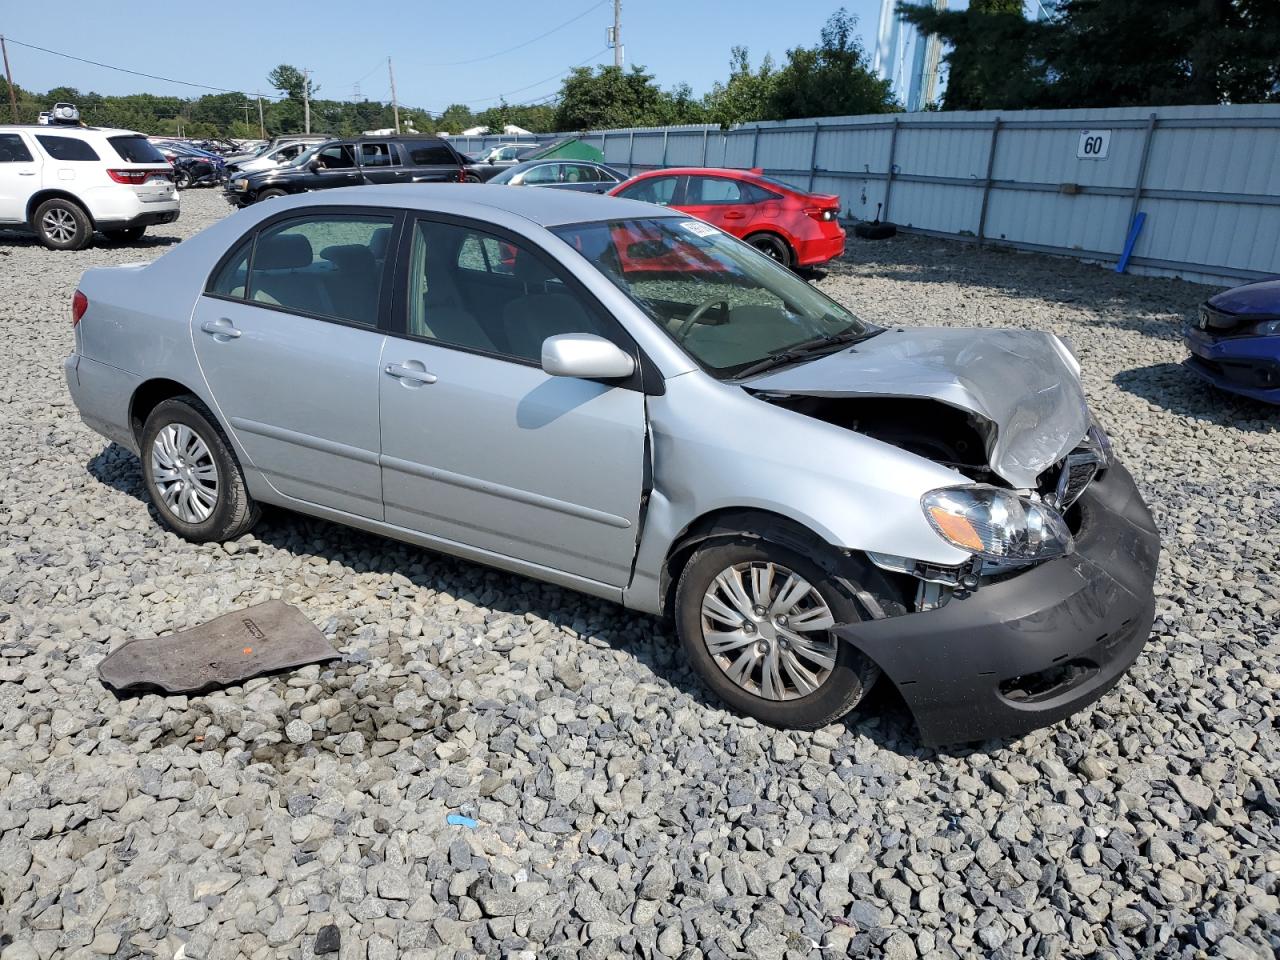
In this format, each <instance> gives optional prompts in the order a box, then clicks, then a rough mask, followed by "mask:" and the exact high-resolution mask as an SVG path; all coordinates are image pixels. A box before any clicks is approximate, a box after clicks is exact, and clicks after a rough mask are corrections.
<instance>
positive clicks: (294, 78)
mask: <svg viewBox="0 0 1280 960" xmlns="http://www.w3.org/2000/svg"><path fill="white" fill-rule="evenodd" d="M267 83H269V84H271V86H272V87H274V88H275V89H276V90H279V91H280V92H281V93H283V94H285V95H287V96H288V97H289V99H290V100H302V99H303V92H304V91H305V92H306V94H307V95H308V96H309V97H310V98H311V99H312V100H314V99H315V97H316V92H317V91H318V90H319V89H320V88H319V87H317V86H316V85H315V84H314V83H312V82H311V81H310V80H308V79H307V75H306V74H305V73H303V72H302V71H301V70H299V69H298V68H297V67H291V66H289V64H287V63H282V64H280V66H278V67H276V68H275V69H274V70H272V71H271V72H270V73H268V74H267Z"/></svg>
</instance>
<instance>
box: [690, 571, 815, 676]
mask: <svg viewBox="0 0 1280 960" xmlns="http://www.w3.org/2000/svg"><path fill="white" fill-rule="evenodd" d="M833 626H835V617H833V616H832V614H831V608H830V607H828V606H827V602H826V601H825V600H823V599H822V594H820V593H818V591H817V589H816V588H815V587H814V586H813V585H812V584H810V583H809V582H808V581H807V580H805V579H804V578H803V577H801V576H800V575H798V574H796V573H795V572H793V571H791V570H788V569H787V568H786V567H784V566H782V565H781V564H777V563H766V562H747V563H737V564H734V565H733V566H732V567H729V568H727V569H725V570H723V571H721V572H720V574H719V576H717V577H716V578H715V579H714V580H713V581H711V586H709V587H708V588H707V592H706V593H705V594H704V595H703V598H702V640H703V642H704V643H705V644H706V645H707V651H708V652H709V653H710V654H711V657H712V659H714V660H715V662H716V664H717V665H718V666H719V667H720V669H721V670H722V671H724V674H725V676H727V677H728V678H729V679H730V680H732V681H733V682H734V683H736V684H737V685H738V686H739V687H741V688H742V689H743V690H746V691H747V692H748V693H753V694H755V695H756V696H758V697H763V698H764V699H766V700H795V699H797V698H799V697H804V696H807V695H808V694H811V693H813V692H814V691H815V690H817V689H818V688H819V687H821V686H822V685H823V684H824V683H825V682H826V681H827V678H828V677H830V676H831V671H832V670H833V669H834V668H835V665H836V652H837V646H836V644H837V640H836V638H835V636H834V635H833V634H832V633H831V628H832V627H833Z"/></svg>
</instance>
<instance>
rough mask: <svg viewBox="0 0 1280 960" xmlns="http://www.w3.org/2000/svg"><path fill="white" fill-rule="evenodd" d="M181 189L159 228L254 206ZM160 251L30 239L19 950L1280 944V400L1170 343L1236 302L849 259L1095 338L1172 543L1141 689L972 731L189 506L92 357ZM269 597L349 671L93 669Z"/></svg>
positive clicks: (919, 305) (1093, 373)
mask: <svg viewBox="0 0 1280 960" xmlns="http://www.w3.org/2000/svg"><path fill="white" fill-rule="evenodd" d="M184 206H185V209H184V212H183V215H182V219H181V220H180V221H179V222H178V223H177V224H175V225H173V226H172V227H161V228H155V229H153V230H152V231H151V233H152V234H153V235H154V238H153V239H150V244H149V245H150V250H149V251H147V253H151V252H158V251H159V250H160V249H163V245H165V244H168V243H171V242H173V241H174V240H176V239H178V238H179V237H182V236H186V235H189V234H190V233H191V232H193V231H195V230H196V229H198V228H199V227H201V226H202V225H204V224H207V223H209V222H211V221H212V220H214V219H216V218H218V217H221V216H224V215H226V213H227V208H226V207H225V205H224V204H223V202H222V201H221V199H220V198H219V197H217V196H216V195H213V194H211V193H188V194H187V195H186V197H185V199H184ZM140 253H142V251H139V250H137V249H136V248H135V249H112V248H109V247H95V248H93V249H91V250H88V251H85V252H82V253H79V254H65V253H63V254H57V253H50V252H47V251H45V250H43V249H42V248H39V247H37V246H35V245H34V243H32V242H30V241H29V240H26V239H23V238H18V237H15V236H12V235H5V236H4V237H3V238H0V329H2V331H3V339H2V340H0V449H3V450H4V451H5V455H6V458H7V460H8V466H7V467H6V469H5V470H4V471H3V473H2V474H0V523H2V524H3V530H4V537H3V538H2V539H0V934H3V940H0V943H3V944H5V946H4V947H3V950H2V957H3V960H34V958H39V960H48V958H50V957H55V956H68V957H91V956H104V957H105V956H110V957H115V958H117V960H128V958H131V957H135V956H152V955H154V956H157V957H161V958H169V957H172V956H174V955H175V953H176V952H177V951H178V950H180V949H181V950H182V951H183V953H184V954H185V956H186V957H187V958H190V960H201V958H210V960H213V958H217V960H233V958H235V957H237V955H242V956H243V957H245V958H252V960H265V958H268V957H277V956H279V957H286V956H288V957H304V956H312V955H313V951H317V950H319V951H325V950H330V949H334V950H337V951H338V952H339V953H340V955H341V957H342V958H344V960H345V958H357V957H360V958H364V957H367V958H368V960H389V958H392V957H405V958H413V960H419V958H430V957H472V956H486V957H487V956H493V957H499V956H501V957H513V958H521V960H523V958H532V957H535V956H539V957H540V956H556V957H577V956H589V957H596V956H598V957H605V956H618V955H638V956H641V957H668V958H676V957H690V958H696V957H704V956H705V957H743V956H746V957H752V958H762V960H771V958H782V957H787V958H799V957H818V956H821V957H832V956H842V955H845V954H846V953H847V954H848V955H851V956H869V957H879V956H884V957H890V958H894V960H904V958H911V957H915V956H941V957H949V956H975V955H980V956H1001V957H1010V958H1013V957H1030V956H1035V957H1055V956H1070V957H1078V956H1090V955H1094V956H1102V957H1131V956H1132V957H1136V956H1143V957H1146V956H1153V955H1160V956H1179V957H1207V956H1213V957H1226V958H1233V960H1234V958H1246V957H1257V958H1263V957H1272V956H1274V955H1275V953H1276V951H1277V949H1280V915H1278V914H1277V877H1278V876H1280V786H1278V785H1277V781H1276V779H1275V778H1276V771H1277V769H1278V763H1280V748H1278V745H1277V731H1276V718H1277V715H1278V712H1280V664H1278V663H1277V653H1276V647H1275V646H1274V643H1273V642H1272V635H1273V633H1274V631H1275V625H1276V621H1277V613H1278V612H1280V581H1278V580H1277V574H1276V570H1277V566H1278V565H1277V551H1278V550H1280V507H1278V506H1277V499H1276V496H1275V488H1274V482H1275V477H1276V475H1277V464H1278V462H1280V441H1278V439H1277V424H1278V423H1280V414H1278V413H1276V412H1274V411H1270V410H1268V409H1266V408H1263V407H1261V406H1257V405H1253V404H1249V403H1244V402H1240V401H1236V400H1232V399H1230V398H1227V397H1225V396H1222V395H1219V394H1216V393H1213V392H1211V391H1210V390H1208V389H1207V388H1204V387H1202V386H1200V385H1199V384H1198V383H1196V382H1195V381H1192V380H1191V379H1189V378H1188V377H1187V376H1185V375H1184V374H1183V373H1182V371H1181V370H1180V369H1179V368H1178V367H1177V366H1176V364H1177V362H1178V360H1179V358H1180V356H1181V354H1182V350H1181V347H1180V346H1179V344H1178V342H1177V337H1176V328H1177V325H1178V323H1179V321H1180V320H1181V319H1182V318H1183V317H1185V316H1187V315H1188V314H1189V313H1190V312H1191V311H1192V310H1193V309H1194V306H1195V305H1196V303H1197V302H1198V301H1199V300H1200V299H1201V298H1203V297H1204V296H1205V294H1206V292H1207V289H1206V288H1204V287H1198V286H1194V285H1191V284H1186V283H1181V282H1176V281H1168V280H1157V279H1149V278H1136V277H1117V276H1116V275H1114V274H1113V273H1110V272H1107V271H1104V270H1102V269H1098V268H1095V267H1088V266H1083V265H1080V264H1075V263H1072V262H1067V261H1062V260H1049V259H1042V258H1037V257H1030V256H1021V255H1013V254H1005V253H998V252H982V251H975V250H973V249H970V248H967V247H963V246H960V245H951V244H946V243H941V242H935V241H925V240H916V239H908V238H899V239H897V240H894V241H890V242H887V243H883V244H856V245H855V246H854V247H853V249H852V250H851V252H850V255H849V257H848V258H847V259H846V260H845V261H844V262H842V263H840V264H838V265H836V266H835V267H834V268H833V269H832V270H831V271H830V273H829V275H828V276H827V277H826V278H825V279H823V280H822V281H821V284H822V286H823V288H824V289H826V290H828V291H829V292H831V293H833V294H834V295H835V296H837V297H839V298H841V299H842V300H844V301H845V302H846V303H849V304H850V305H851V306H853V307H854V308H855V309H857V310H859V311H860V312H861V313H863V314H864V315H866V316H867V317H869V318H871V319H873V320H877V321H881V322H894V323H915V322H919V321H922V320H936V321H937V322H940V323H944V324H971V325H981V326H1026V327H1034V328H1038V329H1047V330H1053V331H1055V332H1057V333H1060V334H1065V335H1067V336H1069V337H1071V339H1072V340H1073V341H1074V342H1075V344H1076V345H1077V348H1078V350H1079V353H1080V355H1081V359H1082V360H1083V362H1084V366H1085V385H1086V387H1087V389H1088V392H1089V395H1090V397H1091V400H1092V402H1093V403H1094V404H1095V405H1096V408H1097V410H1098V412H1099V414H1100V416H1101V418H1102V419H1103V421H1104V422H1105V423H1106V424H1107V425H1108V426H1109V428H1110V430H1111V432H1112V435H1113V437H1114V439H1115V444H1116V446H1117V448H1118V450H1119V453H1120V455H1121V456H1122V457H1123V458H1124V459H1125V460H1126V461H1127V462H1128V464H1129V465H1130V467H1131V468H1132V469H1133V471H1134V474H1135V475H1136V477H1137V478H1138V481H1139V483H1140V484H1141V486H1142V488H1143V490H1144V491H1145V493H1146V494H1147V496H1148V498H1149V499H1150V502H1151V503H1152V506H1153V509H1154V511H1155V513H1156V516H1157V518H1158V520H1159V523H1160V525H1161V527H1162V529H1163V532H1164V536H1165V543H1166V553H1165V556H1164V559H1163V560H1162V564H1161V570H1160V578H1159V582H1158V583H1157V590H1158V592H1159V615H1158V619H1157V621H1156V627H1155V636H1154V637H1153V639H1152V641H1151V643H1150V645H1149V646H1148V648H1147V650H1146V652H1145V653H1144V654H1143V656H1142V657H1141V659H1140V660H1139V661H1138V663H1137V664H1136V665H1135V667H1134V668H1133V670H1132V671H1131V672H1130V673H1129V675H1128V677H1127V678H1126V679H1125V680H1124V681H1122V682H1121V684H1120V685H1119V686H1118V687H1117V688H1116V689H1115V690H1114V691H1113V692H1112V693H1110V694H1109V695H1108V696H1106V697H1105V698H1104V699H1103V700H1102V701H1101V703H1100V704H1099V705H1098V706H1097V707H1096V708H1094V709H1092V710H1090V711H1088V712H1086V713H1083V714H1081V715H1079V716H1077V717H1075V718H1072V719H1071V720H1069V721H1067V722H1065V723H1062V724H1060V725H1058V726H1057V727H1055V728H1053V729H1050V730H1045V731H1041V732H1038V733H1035V734H1033V735H1030V736H1026V737H1023V738H1021V739H1019V740H1016V741H1012V742H1000V743H989V744H986V745H984V746H983V747H982V748H981V749H970V750H962V751H943V752H937V751H931V750H925V749H922V748H920V747H918V745H917V744H916V743H915V740H914V734H913V731H912V729H911V727H910V725H909V722H908V719H907V717H906V715H905V712H904V710H903V708H902V707H901V705H900V704H899V703H897V702H896V701H895V698H894V696H893V695H892V693H891V692H885V691H884V690H883V689H882V690H881V691H880V692H879V693H878V694H875V695H873V697H872V701H871V703H870V705H869V710H868V712H867V713H864V714H863V715H861V716H856V717H854V718H852V719H851V720H850V721H849V722H848V723H845V724H839V725H836V726H833V727H830V728H828V729H825V730H821V731H818V732H816V733H813V734H800V733H782V732H776V731H772V730H769V729H767V728H763V727H761V726H759V725H757V724H755V723H753V722H751V721H748V720H744V719H742V718H739V717H735V716H732V715H730V714H727V713H725V712H724V711H722V710H720V709H719V708H718V707H717V706H715V705H713V704H711V703H709V701H708V698H707V696H706V695H705V694H704V693H703V692H702V691H701V689H700V687H699V686H698V684H697V682H696V681H695V680H694V679H693V677H692V676H691V674H690V673H689V672H688V671H687V670H686V669H685V668H684V666H683V665H682V664H681V662H680V659H679V657H678V656H677V655H676V652H675V648H674V644H673V641H672V637H671V634H670V632H669V631H668V630H667V628H666V627H664V626H663V625H661V624H659V623H658V622H656V621H654V620H652V619H650V618H647V617H642V616H635V615H632V614H629V613H627V612H625V611H623V610H621V609H620V608H618V607H615V606H612V605H610V604H607V603H603V602H600V601H596V600H592V599H587V598H583V597H581V596H578V595H575V594H573V593H569V592H566V591H563V590H560V589H557V588H553V587H547V586H543V585H540V584H537V583H533V582H531V581H527V580H523V579H519V578H516V577H512V576H507V575H504V574H499V573H494V572H491V571H488V570H485V569H483V568H480V567H476V566H472V565H470V564H466V563H461V562H457V561H454V560H450V559H445V558H441V557H437V556H434V555H432V554H429V553H426V552H423V551H420V550H417V549H413V548H409V547H405V546H399V545H396V544H393V543H390V542H387V541H383V540H379V539H376V538H373V537H368V536H364V535H362V534H360V533H356V532H352V531H350V530H346V529H343V528H340V527H336V526H332V525H329V524H326V523H321V522H317V521H310V520H305V519H301V518H299V517H295V516H288V515H281V514H273V515H269V516H268V517H267V518H266V519H265V520H264V522H263V523H262V524H261V525H260V526H259V527H258V529H257V530H256V531H255V532H254V534H253V535H251V536H247V537H245V538H244V539H242V540H241V541H239V542H238V543H234V544H230V545H228V546H226V547H217V546H195V545H192V544H188V543H185V542H183V541H181V540H179V539H177V538H176V537H174V536H171V535H169V534H167V533H165V532H164V531H163V530H162V529H161V528H160V527H159V526H158V524H157V523H156V521H155V520H154V518H153V517H152V516H151V515H150V514H149V513H148V509H147V508H146V506H144V503H143V499H144V494H143V486H142V479H141V472H140V468H139V465H138V462H137V461H136V460H135V458H133V457H132V456H131V455H129V454H127V453H125V452H124V451H123V450H121V449H119V448H117V447H114V446H110V445H108V444H107V443H106V442H105V441H104V440H102V439H101V438H100V437H98V436H97V435H96V434H94V433H92V432H91V431H89V430H88V429H87V428H85V427H84V426H83V425H81V423H80V421H79V419H78V417H77V416H76V413H75V410H74V408H73V407H72V405H71V403H70V400H69V399H68V397H67V393H66V390H65V387H64V385H63V382H62V370H61V359H62V357H63V356H64V355H65V354H66V353H67V352H68V350H69V348H70V346H71V342H72V337H71V326H70V323H69V319H68V304H69V301H70V294H71V291H72V290H73V288H74V286H75V282H76V278H77V277H78V275H79V273H80V271H81V270H82V269H84V268H85V267H88V266H90V265H94V264H107V263H119V262H127V261H130V260H136V259H138V258H139V256H140ZM269 597H283V598H284V599H285V600H288V601H290V602H292V603H295V604H298V605H299V606H300V607H301V608H302V609H303V610H305V611H306V613H307V614H308V615H309V616H310V618H311V619H312V620H313V621H314V622H315V623H316V624H318V625H320V626H321V627H322V629H323V630H324V631H325V633H326V634H327V635H328V636H329V637H330V638H331V639H332V640H333V642H334V643H335V644H336V645H338V646H339V647H340V649H341V650H342V652H343V654H344V659H343V661H342V662H340V663H339V664H337V665H336V667H326V668H324V669H318V668H316V667H311V668H306V669H302V670H299V671H296V672H294V673H292V674H289V675H285V676H280V677H272V678H261V679H257V680H254V681H252V682H250V683H247V684H245V685H244V686H243V687H240V688H232V689H229V690H226V691H223V692H218V693H215V694H212V695H209V696H202V697H192V698H190V699H188V698H186V697H160V696H145V697H142V698H137V699H126V700H119V699H117V698H116V697H115V696H113V695H112V694H111V693H109V692H108V691H106V690H104V689H103V687H102V686H101V685H100V684H99V683H98V681H97V679H96V671H95V668H96V665H97V663H98V661H99V660H100V659H101V658H102V656H104V655H105V653H106V652H107V651H109V650H110V649H112V648H114V647H115V646H117V645H119V644H120V643H122V642H123V641H125V640H126V639H128V638H130V637H136V636H147V635H154V634H156V633H160V632H164V631H168V630H171V629H175V628H182V627H186V626H190V625H194V624H196V623H198V622H201V621H203V620H205V619H208V618H209V617H211V616H213V615H215V614H217V613H220V612H225V611H227V610H229V609H234V608H238V607H242V606H245V605H248V604H250V603H254V602H258V601H261V600H264V599H267V598H269ZM450 813H460V814H463V815H466V816H469V817H472V818H474V819H475V820H476V821H478V825H477V826H475V827H474V829H471V828H468V827H467V826H465V825H451V824H449V823H447V822H446V816H447V815H448V814H450ZM330 925H333V927H336V931H334V930H333V929H332V928H331V927H330ZM333 932H336V933H337V934H338V937H337V938H336V941H335V939H334V938H332V936H331V935H332V933H333ZM317 940H319V941H320V942H319V943H317Z"/></svg>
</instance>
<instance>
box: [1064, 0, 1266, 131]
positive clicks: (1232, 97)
mask: <svg viewBox="0 0 1280 960" xmlns="http://www.w3.org/2000/svg"><path fill="white" fill-rule="evenodd" d="M1277 50H1280V6H1278V5H1277V4H1276V3H1275V0H1269V2H1268V0H1194V2H1191V0H1187V2H1183V3H1172V4H1168V3H1166V4H1149V3H1143V2H1140V0H1105V2H1103V0H1063V2H1062V3H1061V4H1060V5H1059V7H1058V10H1057V15H1056V16H1055V18H1054V20H1053V21H1052V22H1051V24H1050V28H1049V37H1048V49H1047V57H1048V59H1049V62H1050V64H1051V66H1052V71H1053V83H1052V85H1051V89H1050V100H1051V101H1052V103H1053V104H1054V105H1055V106H1072V107H1093V106H1126V105H1133V106H1142V105H1147V104H1156V105H1159V104H1174V103H1223V102H1233V101H1234V102H1250V101H1262V100H1276V99H1280V89H1278V88H1277V82H1278V81H1280V72H1278V71H1280V65H1278V64H1280V60H1278V58H1277V54H1276V51H1277Z"/></svg>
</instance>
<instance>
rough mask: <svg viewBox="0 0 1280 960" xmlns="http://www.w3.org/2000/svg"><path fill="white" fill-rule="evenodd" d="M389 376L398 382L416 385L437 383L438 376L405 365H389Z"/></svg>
mask: <svg viewBox="0 0 1280 960" xmlns="http://www.w3.org/2000/svg"><path fill="white" fill-rule="evenodd" d="M386 370H387V374H388V375H390V376H393V377H395V378H396V379H397V380H411V381H413V382H414V383H435V382H436V375H435V374H434V373H427V371H425V370H418V369H415V368H414V367H406V366H405V365H404V364H403V363H388V364H387V368H386Z"/></svg>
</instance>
